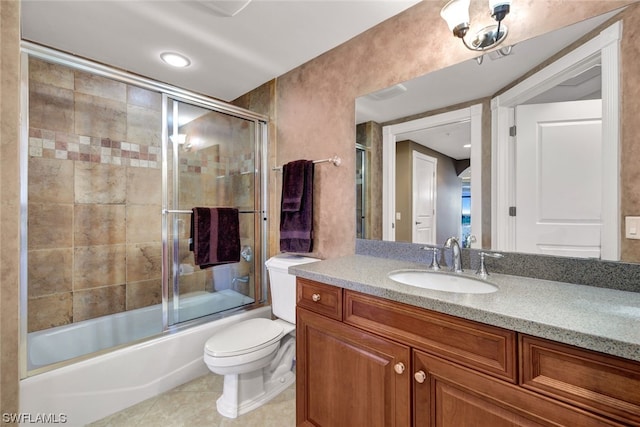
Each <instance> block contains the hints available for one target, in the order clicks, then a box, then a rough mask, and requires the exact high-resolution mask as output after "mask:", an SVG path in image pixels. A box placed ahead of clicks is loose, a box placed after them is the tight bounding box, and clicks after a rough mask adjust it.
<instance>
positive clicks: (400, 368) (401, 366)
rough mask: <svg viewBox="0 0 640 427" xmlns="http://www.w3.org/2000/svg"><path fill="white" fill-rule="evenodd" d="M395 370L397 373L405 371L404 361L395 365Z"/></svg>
mask: <svg viewBox="0 0 640 427" xmlns="http://www.w3.org/2000/svg"><path fill="white" fill-rule="evenodd" d="M393 370H394V371H396V374H401V373H403V372H404V363H402V362H398V363H396V364H395V365H394V367H393Z"/></svg>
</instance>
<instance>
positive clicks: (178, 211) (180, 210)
mask: <svg viewBox="0 0 640 427" xmlns="http://www.w3.org/2000/svg"><path fill="white" fill-rule="evenodd" d="M162 213H163V214H165V213H178V214H191V213H193V211H192V210H186V209H184V210H183V209H163V210H162ZM238 213H262V211H238Z"/></svg>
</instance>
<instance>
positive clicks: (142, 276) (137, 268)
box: [127, 243, 162, 282]
mask: <svg viewBox="0 0 640 427" xmlns="http://www.w3.org/2000/svg"><path fill="white" fill-rule="evenodd" d="M159 277H162V245H161V244H160V243H137V244H130V245H127V282H140V281H143V280H149V279H157V278H159Z"/></svg>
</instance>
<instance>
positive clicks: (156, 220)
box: [28, 58, 255, 332]
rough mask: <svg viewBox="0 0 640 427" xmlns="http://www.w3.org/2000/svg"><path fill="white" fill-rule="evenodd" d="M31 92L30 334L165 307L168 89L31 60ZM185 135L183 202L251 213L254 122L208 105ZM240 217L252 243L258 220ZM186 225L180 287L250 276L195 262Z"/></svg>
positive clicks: (244, 285)
mask: <svg viewBox="0 0 640 427" xmlns="http://www.w3.org/2000/svg"><path fill="white" fill-rule="evenodd" d="M29 91H30V92H29V184H28V188H29V217H28V221H29V223H28V230H29V232H28V236H29V240H28V260H29V261H28V298H29V300H28V330H29V332H32V331H36V330H41V329H47V328H50V327H54V326H60V325H64V324H69V323H73V322H78V321H81V320H86V319H90V318H94V317H99V316H103V315H109V314H113V313H118V312H122V311H125V310H131V309H135V308H140V307H145V306H149V305H153V304H158V303H160V302H161V298H162V294H161V289H162V283H161V274H162V270H161V269H162V256H161V254H162V246H161V214H160V212H161V208H162V206H161V203H162V175H161V129H162V115H161V107H162V97H161V94H160V93H157V92H153V91H149V90H145V89H141V88H139V87H135V86H131V85H127V84H125V83H121V82H117V81H114V80H111V79H107V78H104V77H100V76H95V75H92V74H89V73H86V72H83V71H78V70H73V69H71V68H67V67H65V66H61V65H56V64H51V63H47V62H44V61H41V60H38V59H34V58H31V59H30V61H29ZM183 131H184V132H185V133H187V134H188V135H189V140H190V142H191V144H190V146H189V148H185V147H181V148H180V151H179V154H178V155H179V164H178V169H179V175H180V185H179V195H178V200H179V206H178V207H179V208H180V209H190V208H191V207H193V206H239V207H240V208H241V209H243V208H244V207H246V209H247V210H253V200H254V199H253V196H254V193H253V179H254V174H253V172H254V169H255V166H254V165H255V158H254V143H253V141H254V139H253V137H252V132H253V131H254V129H252V128H251V126H250V125H248V123H247V122H246V121H245V120H241V119H237V118H234V117H231V116H227V115H224V114H220V113H215V112H209V113H207V114H204V115H203V116H202V117H200V118H198V119H196V120H194V121H192V122H191V123H189V124H188V125H185V126H183V127H182V128H181V132H183ZM232 141H249V143H245V144H237V143H233V142H232ZM168 163H169V165H171V164H172V161H171V159H168ZM170 175H171V172H170ZM170 188H171V187H170ZM240 220H241V222H240V227H241V230H240V231H241V241H242V244H243V245H244V244H247V245H253V235H254V223H253V217H252V216H251V215H247V216H241V218H240ZM179 225H180V227H179V231H180V264H182V265H184V266H187V268H188V270H187V272H186V273H185V274H184V275H181V277H180V292H181V294H183V295H184V294H186V293H190V292H202V291H207V292H212V291H215V290H218V288H219V289H224V288H226V287H229V282H230V281H231V278H232V277H242V276H247V275H249V274H251V265H250V263H247V262H245V261H243V262H241V263H239V264H237V265H233V266H230V267H225V268H221V269H218V271H215V269H207V270H199V269H197V268H195V267H194V266H193V253H192V252H190V251H189V248H188V238H189V220H188V216H186V217H185V218H184V219H180V221H179ZM189 267H190V268H189ZM221 270H222V271H221ZM227 270H229V271H227ZM216 283H217V284H218V285H216ZM236 290H239V291H241V292H243V293H245V294H246V295H249V296H253V293H254V292H253V289H252V287H251V286H250V285H249V283H248V282H237V283H236ZM170 295H171V294H170Z"/></svg>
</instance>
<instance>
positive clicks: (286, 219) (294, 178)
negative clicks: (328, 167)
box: [280, 160, 313, 253]
mask: <svg viewBox="0 0 640 427" xmlns="http://www.w3.org/2000/svg"><path fill="white" fill-rule="evenodd" d="M300 166H302V167H300ZM282 173H283V178H282V181H283V182H282V202H281V213H280V250H281V251H282V252H298V253H308V252H311V250H312V248H313V162H312V161H311V160H297V161H295V162H291V163H287V164H286V165H284V166H283V168H282ZM297 185H301V187H302V193H301V195H300V205H299V208H298V209H297V210H295V211H294V210H291V209H292V206H290V204H289V203H287V205H288V206H285V195H286V194H285V193H287V192H288V188H289V187H290V186H297Z"/></svg>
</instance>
